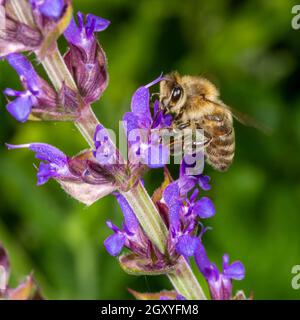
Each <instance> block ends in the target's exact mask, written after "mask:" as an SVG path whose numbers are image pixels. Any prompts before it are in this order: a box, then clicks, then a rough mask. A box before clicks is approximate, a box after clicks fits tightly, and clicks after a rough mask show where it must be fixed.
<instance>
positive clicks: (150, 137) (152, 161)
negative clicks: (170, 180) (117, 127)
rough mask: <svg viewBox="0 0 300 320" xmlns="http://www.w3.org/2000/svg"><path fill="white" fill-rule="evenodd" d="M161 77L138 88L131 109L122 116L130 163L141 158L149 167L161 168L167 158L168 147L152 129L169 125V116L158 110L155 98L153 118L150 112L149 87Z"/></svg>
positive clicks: (160, 78)
mask: <svg viewBox="0 0 300 320" xmlns="http://www.w3.org/2000/svg"><path fill="white" fill-rule="evenodd" d="M162 79H163V77H162V75H160V76H159V77H158V78H157V79H155V80H154V81H152V82H150V83H149V84H147V85H145V86H142V87H140V88H138V89H137V90H136V91H135V93H134V94H133V96H132V100H131V112H127V113H126V114H125V115H124V117H123V120H124V121H125V124H126V127H125V130H126V133H127V139H128V142H129V146H130V150H129V158H130V160H131V162H139V161H140V162H142V163H144V164H147V165H148V166H149V167H150V168H157V167H162V166H164V165H165V164H166V163H168V160H169V150H168V148H167V147H166V146H164V145H163V144H162V143H161V141H160V140H161V139H160V136H159V135H158V134H157V131H156V130H155V129H160V128H164V127H166V126H169V125H170V123H171V119H172V118H171V116H170V115H168V116H165V115H164V114H163V112H162V111H161V110H159V103H158V101H156V102H155V104H154V117H152V115H151V112H150V91H149V88H150V87H151V86H153V85H155V84H156V83H158V82H160V81H161V80H162ZM152 130H153V131H152ZM155 131H156V132H155Z"/></svg>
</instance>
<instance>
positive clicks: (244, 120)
mask: <svg viewBox="0 0 300 320" xmlns="http://www.w3.org/2000/svg"><path fill="white" fill-rule="evenodd" d="M207 100H208V99H207ZM208 101H209V102H211V103H213V104H216V105H217V106H219V107H222V108H224V109H227V110H229V111H230V112H231V114H232V116H233V117H234V118H235V119H236V120H238V121H239V122H240V123H241V124H243V125H245V126H248V127H253V128H255V129H258V130H260V131H262V132H263V133H265V134H268V135H270V134H271V133H272V130H271V128H269V127H268V126H266V125H265V124H262V123H260V122H259V121H257V120H256V119H254V118H252V117H251V116H249V115H248V114H245V113H243V112H240V111H239V110H236V109H234V108H232V107H229V106H227V105H226V104H224V103H222V102H215V101H212V100H208Z"/></svg>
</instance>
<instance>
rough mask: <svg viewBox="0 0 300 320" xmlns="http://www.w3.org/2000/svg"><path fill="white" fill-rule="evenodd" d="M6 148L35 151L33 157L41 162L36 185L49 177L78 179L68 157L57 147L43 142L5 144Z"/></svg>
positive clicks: (44, 181)
mask: <svg viewBox="0 0 300 320" xmlns="http://www.w3.org/2000/svg"><path fill="white" fill-rule="evenodd" d="M6 146H7V147H8V149H18V148H28V149H29V150H31V151H33V152H34V153H35V157H36V158H37V159H39V160H41V161H43V162H41V163H40V166H39V169H38V173H37V178H38V182H37V185H38V186H40V185H42V184H44V183H46V182H47V181H48V180H49V179H50V178H54V179H69V180H78V177H76V176H74V175H73V174H72V173H71V172H70V170H69V167H68V157H67V156H66V155H65V154H64V153H63V152H62V151H60V150H59V149H57V148H55V147H53V146H51V145H48V144H45V143H31V144H21V145H12V144H6Z"/></svg>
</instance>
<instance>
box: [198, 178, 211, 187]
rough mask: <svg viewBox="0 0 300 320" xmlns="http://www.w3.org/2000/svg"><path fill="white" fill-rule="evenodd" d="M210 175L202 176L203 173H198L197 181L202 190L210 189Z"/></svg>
mask: <svg viewBox="0 0 300 320" xmlns="http://www.w3.org/2000/svg"><path fill="white" fill-rule="evenodd" d="M209 182H210V177H209V176H204V175H200V176H199V180H198V183H199V186H200V188H201V189H202V190H204V191H208V190H210V188H211V187H210V184H209Z"/></svg>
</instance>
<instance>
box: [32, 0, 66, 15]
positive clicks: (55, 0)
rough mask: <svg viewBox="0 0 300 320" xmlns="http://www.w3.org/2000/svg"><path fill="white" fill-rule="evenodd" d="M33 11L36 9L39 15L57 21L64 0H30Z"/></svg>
mask: <svg viewBox="0 0 300 320" xmlns="http://www.w3.org/2000/svg"><path fill="white" fill-rule="evenodd" d="M30 4H31V6H32V8H33V9H38V10H39V11H40V12H41V14H43V15H44V16H45V17H47V18H50V19H58V18H59V17H60V16H61V15H62V12H63V9H64V5H65V4H64V0H30Z"/></svg>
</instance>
